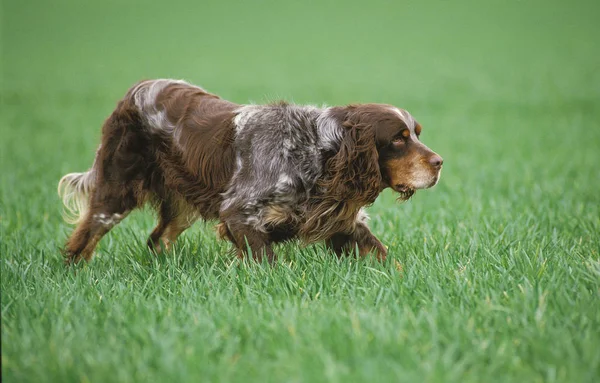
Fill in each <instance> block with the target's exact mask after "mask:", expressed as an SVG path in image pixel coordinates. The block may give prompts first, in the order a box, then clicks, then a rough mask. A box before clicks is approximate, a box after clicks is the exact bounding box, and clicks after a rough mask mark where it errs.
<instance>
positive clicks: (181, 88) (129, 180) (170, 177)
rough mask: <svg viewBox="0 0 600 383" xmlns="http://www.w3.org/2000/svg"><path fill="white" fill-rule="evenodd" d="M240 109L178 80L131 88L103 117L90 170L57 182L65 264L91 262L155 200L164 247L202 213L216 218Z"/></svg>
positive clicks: (157, 237) (155, 242) (154, 242)
mask: <svg viewBox="0 0 600 383" xmlns="http://www.w3.org/2000/svg"><path fill="white" fill-rule="evenodd" d="M238 107H239V106H238V105H236V104H234V103H231V102H228V101H225V100H222V99H220V98H219V97H217V96H215V95H213V94H210V93H208V92H206V91H205V90H203V89H202V88H200V87H197V86H193V85H190V84H188V83H186V82H183V81H177V80H149V81H142V82H139V83H138V84H136V85H134V86H133V87H132V88H131V89H129V91H128V92H127V94H126V95H125V97H124V98H123V99H122V100H121V101H120V102H119V103H118V105H117V107H116V109H115V110H114V111H113V113H112V114H111V115H110V116H109V117H108V119H107V120H106V121H105V122H104V125H103V127H102V142H101V145H100V147H99V148H98V151H97V153H96V159H95V161H94V165H93V166H92V168H91V169H90V170H89V171H88V172H85V173H71V174H68V175H66V176H65V177H63V178H62V179H61V181H60V183H59V194H60V195H61V196H62V198H63V201H64V202H65V206H66V207H67V209H66V210H67V212H68V213H69V214H68V216H67V217H66V218H67V219H68V222H72V223H77V228H76V230H75V231H74V233H73V234H72V236H71V238H70V239H69V241H68V242H67V246H66V249H65V252H66V255H67V262H77V261H79V260H80V259H82V258H85V259H90V258H91V256H92V252H93V249H94V248H95V246H96V244H97V242H98V241H99V240H100V238H101V237H102V236H103V235H104V234H105V233H106V232H108V231H109V230H110V229H111V228H112V227H113V226H114V225H116V224H117V223H119V222H120V221H121V220H122V219H123V218H125V216H126V215H127V214H128V213H129V212H130V211H131V210H133V209H135V208H137V207H141V206H142V205H144V204H145V203H146V202H148V201H150V202H152V203H153V205H154V206H155V207H156V209H157V211H158V213H159V224H158V226H157V227H156V229H155V230H154V232H153V233H152V234H151V236H150V239H149V241H148V242H149V245H150V246H151V247H153V248H155V249H158V250H160V248H161V243H162V244H166V245H168V244H169V242H172V241H173V240H174V238H176V237H177V235H179V233H181V232H182V231H183V230H185V229H186V228H187V227H189V225H191V224H192V223H193V221H194V220H195V219H196V218H197V217H198V216H202V217H204V218H216V217H217V216H218V212H219V205H220V203H221V201H222V197H221V193H223V192H224V191H225V188H226V187H227V184H228V182H229V180H230V178H231V174H232V171H233V163H234V152H233V148H232V143H233V137H234V129H233V126H232V119H233V116H234V110H235V109H236V108H238Z"/></svg>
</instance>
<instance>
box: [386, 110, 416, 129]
mask: <svg viewBox="0 0 600 383" xmlns="http://www.w3.org/2000/svg"><path fill="white" fill-rule="evenodd" d="M391 109H392V110H393V111H394V112H396V113H398V115H399V116H400V119H401V120H402V121H404V123H405V124H406V126H407V127H408V129H410V133H411V134H415V119H414V118H413V116H411V115H410V113H408V112H407V111H406V110H404V109H399V108H394V107H392V108H391Z"/></svg>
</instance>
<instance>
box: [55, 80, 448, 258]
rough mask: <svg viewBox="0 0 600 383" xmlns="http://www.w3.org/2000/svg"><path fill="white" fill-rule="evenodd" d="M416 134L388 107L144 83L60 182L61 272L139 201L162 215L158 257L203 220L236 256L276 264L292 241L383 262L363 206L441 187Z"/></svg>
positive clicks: (436, 163)
mask: <svg viewBox="0 0 600 383" xmlns="http://www.w3.org/2000/svg"><path fill="white" fill-rule="evenodd" d="M421 129H422V128H421V125H420V124H419V123H418V122H416V121H415V119H414V118H413V117H412V116H411V115H410V114H409V113H408V112H407V111H405V110H402V109H398V108H396V107H394V106H391V105H385V104H353V105H348V106H335V107H322V108H319V107H314V106H298V105H293V104H290V103H285V102H280V103H273V104H267V105H238V104H235V103H232V102H229V101H226V100H223V99H221V98H220V97H218V96H216V95H214V94H211V93H209V92H207V91H206V90H204V89H202V88H201V87H198V86H194V85H191V84H189V83H187V82H185V81H180V80H168V79H159V80H146V81H141V82H139V83H137V84H135V85H134V86H133V87H132V88H130V89H129V90H128V91H127V93H126V94H125V97H124V98H123V99H122V100H120V101H119V103H118V105H117V107H116V109H115V110H114V111H113V112H112V114H111V115H110V116H109V117H108V118H107V119H106V121H105V122H104V125H103V127H102V139H101V144H100V146H99V147H98V150H97V151H96V157H95V160H94V163H93V166H92V167H91V169H90V170H88V171H87V172H85V173H71V174H67V175H65V176H64V177H62V179H61V180H60V182H59V185H58V191H59V195H60V196H61V198H62V200H63V203H64V205H65V210H64V214H63V215H64V217H65V220H66V221H67V222H68V223H72V224H76V227H75V229H74V231H73V232H72V234H71V235H70V237H69V239H68V240H67V242H66V245H65V247H64V255H65V262H66V263H67V264H72V263H78V262H80V261H81V260H86V261H89V260H90V259H91V258H92V256H93V252H94V249H95V247H96V245H97V244H98V242H99V241H100V239H101V238H102V237H103V236H104V235H105V234H106V233H108V232H109V230H110V229H111V228H113V227H114V226H115V225H117V224H118V223H119V222H121V221H122V220H123V219H124V218H125V217H127V215H128V214H129V213H130V212H131V211H132V210H134V209H136V208H139V207H142V206H144V205H145V204H146V203H150V204H151V205H152V206H153V207H154V208H155V210H156V211H157V213H158V225H157V226H156V228H155V229H154V230H153V231H152V233H151V234H150V238H149V239H148V246H149V247H150V248H151V249H152V250H153V251H154V252H157V253H159V252H161V251H163V250H165V249H168V248H169V247H170V246H171V245H172V244H173V243H174V242H175V240H176V239H177V237H178V236H179V235H180V234H181V233H182V232H183V231H184V230H186V229H187V228H188V227H189V226H190V225H192V224H193V223H194V222H195V221H196V220H197V219H200V218H201V219H204V220H218V221H219V223H218V225H217V232H218V235H219V237H220V238H222V239H227V240H229V241H230V242H231V243H232V244H233V246H234V249H235V250H236V251H237V255H238V256H239V257H243V256H245V255H247V254H249V253H250V254H251V255H252V257H253V258H255V259H256V260H258V261H261V260H262V259H263V258H265V257H266V259H267V260H268V261H270V262H273V261H274V260H275V258H276V256H275V254H274V252H273V249H272V245H273V244H275V243H280V242H284V241H287V240H291V239H295V238H298V239H300V240H301V241H303V242H304V243H307V244H308V243H314V242H317V241H325V243H326V245H327V246H328V247H329V248H330V249H331V250H333V251H334V252H335V253H336V254H338V255H339V256H341V255H342V254H350V253H353V252H354V251H355V250H357V251H358V254H359V255H360V256H364V255H366V254H368V253H374V254H375V255H376V256H377V258H379V259H382V260H383V259H385V257H386V254H387V250H386V247H385V246H384V245H383V244H382V243H381V242H380V241H379V240H378V239H377V238H376V237H375V236H374V235H373V234H372V233H371V231H370V230H369V228H368V226H367V218H368V217H367V214H366V213H365V211H364V207H365V206H368V205H370V204H372V203H373V202H374V201H375V199H376V198H377V196H378V195H379V194H380V193H381V192H382V191H383V190H384V189H385V188H388V187H390V188H392V189H393V190H395V191H396V192H397V193H398V194H399V199H400V200H407V199H409V198H410V197H411V196H412V195H413V194H414V193H415V191H416V190H417V189H426V188H430V187H432V186H434V185H435V184H436V183H437V182H438V180H439V178H440V172H441V169H442V163H443V160H442V157H440V156H439V155H438V154H436V153H435V152H433V151H432V150H431V149H429V148H428V147H427V146H425V145H424V144H423V143H421V141H420V140H419V135H420V134H421Z"/></svg>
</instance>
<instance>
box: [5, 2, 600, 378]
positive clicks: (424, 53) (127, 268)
mask: <svg viewBox="0 0 600 383" xmlns="http://www.w3.org/2000/svg"><path fill="white" fill-rule="evenodd" d="M147 3H148V2H142V1H137V2H133V1H117V0H110V1H100V0H96V1H74V0H73V1H64V0H58V1H52V2H51V1H41V0H39V1H34V0H22V1H16V0H15V1H10V0H9V1H5V2H3V3H2V21H1V24H2V30H1V39H2V54H1V57H2V59H1V64H2V74H3V76H2V105H1V112H0V116H1V119H2V120H1V143H0V145H1V146H0V149H1V152H0V156H1V159H0V161H1V162H0V174H1V176H0V177H1V184H0V196H1V205H0V228H1V239H0V242H1V244H0V252H1V262H0V265H1V273H2V274H1V289H2V293H1V294H2V295H1V298H2V318H1V319H2V378H3V381H5V382H45V381H54V382H74V381H80V382H132V381H137V382H153V381H155V382H169V381H170V382H180V381H197V382H213V381H214V382H216V381H223V382H228V381H239V382H255V381H256V382H319V381H327V382H359V381H369V382H380V381H381V382H383V381H393V382H400V381H406V382H424V381H426V382H492V381H499V382H502V381H505V382H594V381H595V382H598V381H600V255H599V250H600V43H599V40H598V35H599V32H600V27H599V26H598V20H599V19H600V3H599V2H597V1H592V0H590V1H587V2H585V1H572V2H561V1H541V0H539V1H538V0H532V1H516V0H506V1H500V0H492V1H489V2H484V1H481V2H475V1H467V0H461V1H452V2H442V1H419V2H417V1H410V2H407V1H396V2H393V1H383V0H373V1H369V2H366V1H358V0H356V1H341V0H340V1H339V2H334V1H323V2H294V3H292V2H289V3H288V2H286V1H281V0H280V1H258V2H238V3H236V4H234V3H230V2H225V1H216V0H214V1H210V2H205V1H196V2H194V1H189V2H187V3H184V2H181V1H178V0H175V1H171V2H168V3H164V4H162V5H158V3H157V4H154V5H149V4H147ZM155 77H174V78H184V79H187V80H189V81H191V82H194V83H197V84H201V85H202V86H204V87H205V88H207V89H209V90H211V91H213V92H215V93H218V94H220V95H221V96H223V97H225V98H227V99H230V100H233V101H236V102H240V103H245V102H249V101H252V102H267V101H271V100H276V99H286V100H290V101H294V102H297V103H314V104H323V103H325V104H329V105H333V104H345V103H350V102H367V101H368V102H385V103H392V104H395V105H398V106H401V107H404V108H406V109H408V110H409V111H411V112H412V114H413V115H414V116H416V118H417V119H418V120H419V121H420V122H421V123H422V124H423V126H424V130H423V135H422V139H423V141H424V142H425V143H426V144H427V145H429V146H430V147H431V148H432V149H434V150H435V151H437V152H438V153H440V154H441V155H442V156H443V157H444V161H445V162H444V170H443V172H442V178H441V182H440V183H439V185H438V186H436V187H435V188H434V189H432V190H427V191H422V192H419V193H417V195H416V196H415V197H414V198H413V199H412V200H411V201H409V202H407V203H403V204H398V203H396V202H395V198H394V195H393V194H392V193H388V192H386V193H384V194H383V195H382V196H381V197H380V198H379V199H378V201H377V202H376V203H375V204H374V205H373V206H372V207H371V208H370V209H369V210H370V214H371V216H372V220H371V228H372V230H373V231H374V233H375V234H376V235H377V236H379V237H380V238H381V239H382V241H383V242H385V243H386V244H387V245H388V246H389V252H390V257H389V259H388V261H386V262H385V263H382V264H380V263H377V262H376V261H373V260H371V259H366V260H356V259H343V260H338V259H336V258H335V257H334V256H333V255H332V254H330V253H328V252H326V251H325V249H324V248H323V247H322V246H320V245H317V246H309V247H305V248H303V247H300V246H299V245H296V244H289V245H286V246H281V247H279V248H278V253H279V256H280V258H279V261H278V263H277V265H275V266H273V267H271V266H267V265H261V264H256V263H254V262H241V261H238V260H237V259H235V257H233V256H231V255H230V254H229V253H228V249H229V247H228V245H227V244H226V243H222V242H219V241H217V240H216V237H215V233H214V230H213V225H214V223H207V224H200V223H199V224H196V225H195V226H193V227H192V228H191V229H190V230H188V231H187V232H186V234H185V235H184V236H183V237H182V238H181V240H180V242H179V243H178V245H177V246H176V248H175V249H174V250H173V251H172V252H170V253H168V254H166V255H164V256H161V257H158V258H153V257H151V256H150V254H149V253H148V251H147V249H146V246H145V241H146V237H147V235H148V234H149V232H150V230H151V229H152V227H153V225H154V218H153V217H152V215H151V214H150V212H149V211H144V212H138V213H135V214H133V215H132V216H131V217H130V218H128V219H127V220H126V221H125V222H124V223H123V224H121V225H120V226H118V227H117V228H115V229H114V231H112V232H111V233H110V234H109V235H108V236H107V237H106V238H105V239H104V240H103V241H102V242H101V245H100V247H99V256H98V257H97V258H96V259H94V261H93V262H92V263H91V264H89V265H82V266H80V267H77V268H76V269H77V272H74V271H73V270H67V269H65V268H64V266H63V265H62V259H61V255H60V253H59V249H60V247H61V246H62V244H63V242H64V240H65V237H66V235H67V234H68V233H69V231H70V228H69V227H68V225H66V224H64V223H63V222H62V220H61V217H60V213H61V209H62V207H61V204H60V201H59V199H58V197H57V195H56V185H57V181H58V179H59V178H60V177H61V176H62V175H63V174H65V173H68V172H73V171H84V170H85V169H87V168H88V167H89V166H90V165H91V163H92V160H93V153H94V150H95V148H96V147H97V145H98V142H99V133H100V126H101V124H102V121H103V119H104V118H105V117H106V116H108V114H109V113H110V112H111V111H112V109H113V108H114V106H115V103H116V101H117V100H118V99H119V98H120V97H121V96H122V95H123V94H124V92H125V91H126V90H127V88H128V87H129V86H130V85H132V84H133V83H134V82H136V81H137V80H139V79H142V78H155ZM398 264H400V265H401V266H402V268H401V270H399V269H398V267H397V265H398Z"/></svg>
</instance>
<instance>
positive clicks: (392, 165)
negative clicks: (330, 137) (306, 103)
mask: <svg viewBox="0 0 600 383" xmlns="http://www.w3.org/2000/svg"><path fill="white" fill-rule="evenodd" d="M334 115H335V116H336V118H337V119H338V121H340V122H341V125H342V126H343V128H344V132H343V135H342V139H341V145H340V150H339V152H338V154H337V155H336V157H337V158H336V161H335V164H336V165H337V167H338V168H341V167H346V169H347V172H348V173H347V176H348V177H352V178H353V179H354V182H353V183H352V185H353V186H354V187H355V188H356V189H357V190H356V192H355V194H357V193H358V192H361V193H362V194H363V195H364V196H365V198H364V199H365V200H367V201H371V202H372V201H373V200H374V198H375V197H376V196H377V194H379V192H380V191H381V190H383V189H385V188H387V187H391V188H392V189H394V190H395V191H396V192H398V193H399V194H400V199H402V200H406V199H408V198H410V197H411V196H412V195H413V194H414V193H415V191H416V190H417V189H427V188H430V187H432V186H434V185H435V184H436V183H437V182H438V180H439V178H440V172H441V170H442V163H443V160H442V157H440V156H439V155H438V154H436V153H435V152H433V151H432V150H431V149H429V148H428V147H427V146H425V144H423V143H422V142H421V141H420V139H419V137H420V135H421V130H422V127H421V125H420V124H419V123H418V122H416V121H415V119H414V118H413V117H412V116H411V115H410V114H409V113H408V112H407V111H405V110H402V109H398V108H396V107H394V106H391V105H383V104H360V105H350V106H347V107H340V108H336V110H335V111H334ZM340 170H341V169H340ZM347 186H349V185H347ZM375 189H377V190H375Z"/></svg>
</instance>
